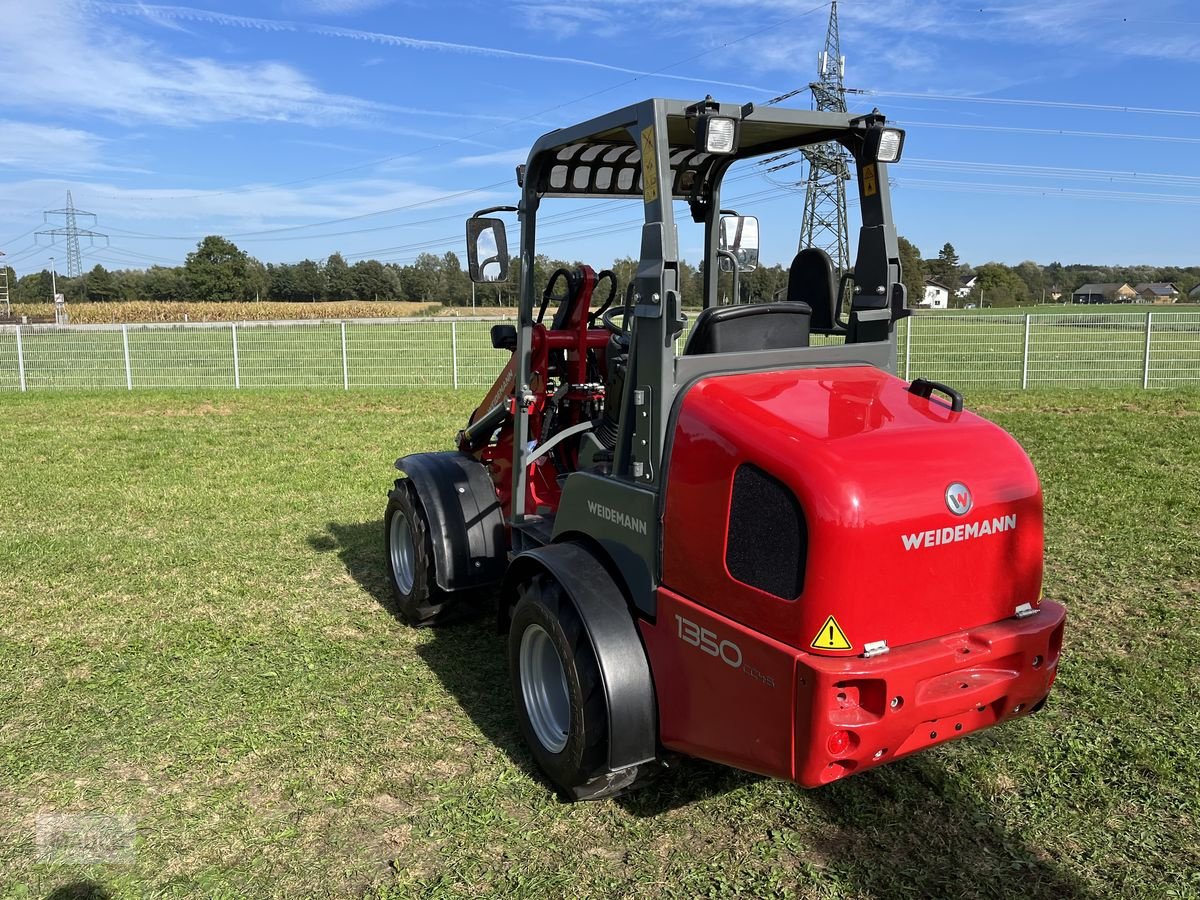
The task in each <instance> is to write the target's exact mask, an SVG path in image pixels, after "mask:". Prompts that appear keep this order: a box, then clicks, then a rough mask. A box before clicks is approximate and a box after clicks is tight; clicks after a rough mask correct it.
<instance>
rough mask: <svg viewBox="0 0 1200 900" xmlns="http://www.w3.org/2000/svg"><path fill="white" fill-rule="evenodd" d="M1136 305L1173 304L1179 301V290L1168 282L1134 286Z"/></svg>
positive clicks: (1153, 282)
mask: <svg viewBox="0 0 1200 900" xmlns="http://www.w3.org/2000/svg"><path fill="white" fill-rule="evenodd" d="M1133 289H1134V290H1135V291H1136V292H1137V301H1136V302H1138V303H1174V302H1175V301H1176V300H1178V299H1179V288H1177V287H1175V285H1173V284H1171V282H1169V281H1147V282H1144V283H1142V284H1137V285H1134V287H1133Z"/></svg>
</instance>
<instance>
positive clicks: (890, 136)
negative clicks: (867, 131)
mask: <svg viewBox="0 0 1200 900" xmlns="http://www.w3.org/2000/svg"><path fill="white" fill-rule="evenodd" d="M903 149H904V132H903V131H901V130H900V129H899V128H885V129H883V133H882V134H880V135H879V151H878V152H877V153H876V154H875V161H876V162H881V163H894V162H897V161H898V160H899V159H900V153H901V151H902V150H903Z"/></svg>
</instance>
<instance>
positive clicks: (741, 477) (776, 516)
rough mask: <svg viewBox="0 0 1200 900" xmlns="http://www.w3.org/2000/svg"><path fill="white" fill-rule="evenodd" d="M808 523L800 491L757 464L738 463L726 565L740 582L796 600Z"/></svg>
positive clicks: (730, 505) (801, 587)
mask: <svg viewBox="0 0 1200 900" xmlns="http://www.w3.org/2000/svg"><path fill="white" fill-rule="evenodd" d="M807 558H808V526H807V525H806V524H805V522H804V512H803V510H801V509H800V503H799V501H797V500H796V496H795V494H793V493H792V491H791V489H790V488H789V487H788V486H787V485H785V484H784V483H783V482H782V481H780V480H779V479H778V478H775V477H773V476H771V475H768V474H767V473H766V472H764V471H763V470H762V469H760V468H758V467H757V466H752V465H742V466H739V467H738V470H737V472H735V473H734V476H733V497H732V499H731V501H730V504H729V540H728V542H727V543H726V544H725V565H726V567H728V569H729V574H730V575H732V576H733V577H734V578H736V579H737V580H738V581H740V582H742V583H744V584H748V585H750V586H751V587H756V588H758V589H759V590H762V591H766V592H767V593H768V594H774V595H775V596H776V597H782V598H783V599H785V600H792V599H795V598H796V597H798V596H800V592H801V591H802V590H803V589H804V564H805V561H806V560H807Z"/></svg>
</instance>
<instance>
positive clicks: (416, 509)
mask: <svg viewBox="0 0 1200 900" xmlns="http://www.w3.org/2000/svg"><path fill="white" fill-rule="evenodd" d="M383 542H384V550H385V551H386V552H385V556H386V559H387V570H388V579H389V580H390V581H391V584H392V595H393V596H394V597H395V599H396V607H397V608H398V609H399V610H400V614H401V615H402V616H403V617H404V620H405V621H406V622H408V624H409V625H414V626H421V625H432V624H434V623H435V622H437V621H438V619H440V618H442V617H443V616H444V615H445V613H446V611H447V610H448V608H449V607H450V606H451V604H452V602H453V599H454V596H453V595H452V594H449V593H447V592H446V591H443V590H442V589H441V588H439V587H438V585H437V579H436V576H435V571H434V562H433V545H432V543H431V542H430V539H429V520H428V519H427V518H426V517H425V510H424V509H422V508H421V501H420V499H419V498H418V497H417V492H416V490H415V489H414V488H413V486H412V482H411V481H409V480H408V479H407V478H399V479H397V480H396V487H395V488H394V489H393V490H391V491H389V492H388V504H387V510H386V511H385V512H384V514H383Z"/></svg>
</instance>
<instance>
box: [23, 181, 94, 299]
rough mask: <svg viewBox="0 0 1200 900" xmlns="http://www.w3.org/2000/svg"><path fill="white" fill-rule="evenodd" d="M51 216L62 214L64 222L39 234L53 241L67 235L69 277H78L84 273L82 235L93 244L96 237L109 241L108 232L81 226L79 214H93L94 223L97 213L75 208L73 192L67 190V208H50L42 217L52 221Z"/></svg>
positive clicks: (44, 219) (46, 220)
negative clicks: (81, 255)
mask: <svg viewBox="0 0 1200 900" xmlns="http://www.w3.org/2000/svg"><path fill="white" fill-rule="evenodd" d="M50 216H62V217H63V224H62V226H60V227H58V228H47V229H45V230H43V231H39V232H38V234H44V235H48V236H49V237H50V241H51V243H56V241H55V239H56V238H60V237H65V238H66V239H67V277H68V278H78V277H79V276H80V275H82V274H83V262H82V260H81V259H80V253H79V239H80V238H81V237H85V238H88V239H89V240H90V241H91V242H92V243H93V244H95V243H96V238H104V240H105V242H106V243H107V241H108V235H107V234H100V233H99V232H98V231H89V230H87V229H86V228H80V227H79V223H78V221H77V217H78V216H91V217H92V223H93V224H95V222H96V214H95V213H90V212H84V211H83V210H81V209H76V208H75V201H73V200H72V199H71V192H70V191H67V205H66V208H65V209H48V210H46V211H45V212H44V213H43V214H42V219H43V221H45V222H47V223H48V222H49V221H50Z"/></svg>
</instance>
